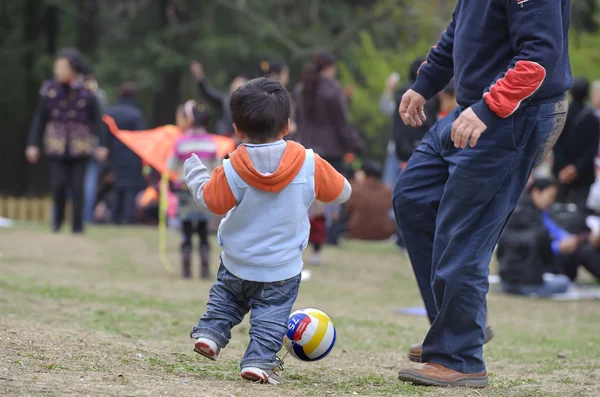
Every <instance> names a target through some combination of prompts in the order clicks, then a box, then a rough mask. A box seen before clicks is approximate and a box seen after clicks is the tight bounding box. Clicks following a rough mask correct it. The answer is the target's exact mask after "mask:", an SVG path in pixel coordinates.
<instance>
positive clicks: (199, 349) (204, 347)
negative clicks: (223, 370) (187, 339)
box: [194, 342, 217, 361]
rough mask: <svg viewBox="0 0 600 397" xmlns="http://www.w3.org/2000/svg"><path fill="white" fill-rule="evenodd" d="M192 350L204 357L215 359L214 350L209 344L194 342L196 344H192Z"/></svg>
mask: <svg viewBox="0 0 600 397" xmlns="http://www.w3.org/2000/svg"><path fill="white" fill-rule="evenodd" d="M194 351H195V352H196V353H198V354H200V355H202V356H204V357H206V358H208V359H209V360H213V361H216V360H217V358H216V357H215V352H214V350H213V349H211V348H210V346H209V345H208V344H206V343H204V342H196V344H195V345H194Z"/></svg>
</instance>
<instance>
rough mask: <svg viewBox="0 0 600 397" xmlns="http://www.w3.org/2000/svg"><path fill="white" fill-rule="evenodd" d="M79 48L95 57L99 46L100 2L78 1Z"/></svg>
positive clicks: (92, 0) (94, 0)
mask: <svg viewBox="0 0 600 397" xmlns="http://www.w3.org/2000/svg"><path fill="white" fill-rule="evenodd" d="M77 18H78V19H77V30H78V34H77V48H78V49H79V51H81V52H82V53H83V54H86V55H89V56H93V55H94V51H95V50H96V47H97V45H98V0H77Z"/></svg>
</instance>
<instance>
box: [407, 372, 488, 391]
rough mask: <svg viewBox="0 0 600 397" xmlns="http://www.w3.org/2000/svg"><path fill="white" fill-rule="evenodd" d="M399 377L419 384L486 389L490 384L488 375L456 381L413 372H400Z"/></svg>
mask: <svg viewBox="0 0 600 397" xmlns="http://www.w3.org/2000/svg"><path fill="white" fill-rule="evenodd" d="M398 379H399V380H401V381H403V382H410V383H412V384H413V385H417V386H435V387H469V388H472V389H484V388H486V387H488V385H489V380H488V377H487V376H486V377H485V378H463V379H460V380H457V381H454V382H448V381H440V380H435V379H431V378H426V377H423V376H418V375H415V374H413V373H399V374H398Z"/></svg>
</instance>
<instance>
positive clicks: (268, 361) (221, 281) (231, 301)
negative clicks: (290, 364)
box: [190, 264, 300, 371]
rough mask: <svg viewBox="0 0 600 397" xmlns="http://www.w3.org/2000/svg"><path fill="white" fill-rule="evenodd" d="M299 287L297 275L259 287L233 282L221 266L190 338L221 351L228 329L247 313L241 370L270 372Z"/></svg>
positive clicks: (227, 341) (257, 285) (273, 366)
mask: <svg viewBox="0 0 600 397" xmlns="http://www.w3.org/2000/svg"><path fill="white" fill-rule="evenodd" d="M299 286H300V275H297V276H296V277H293V278H290V279H289V280H283V281H277V282H273V283H259V282H255V281H246V280H242V279H240V278H237V277H236V276H234V275H233V274H231V273H230V272H229V271H228V270H227V269H226V268H225V266H223V264H221V266H220V268H219V272H218V274H217V282H216V283H215V284H214V285H213V286H212V288H211V289H210V295H209V298H208V303H207V310H206V312H205V313H204V316H202V318H200V321H199V322H198V325H197V326H195V327H194V328H193V329H192V332H191V333H190V337H192V338H194V339H196V338H200V337H205V338H208V339H210V340H212V341H214V342H215V343H216V344H217V345H218V346H219V347H221V348H224V347H225V346H227V344H228V343H229V340H230V339H231V329H232V328H233V327H235V326H236V325H238V324H239V323H241V322H242V320H243V319H244V316H245V315H246V314H247V313H248V312H251V313H250V344H249V345H248V348H247V349H246V353H245V354H244V358H243V359H242V364H241V368H245V367H257V368H261V369H264V370H266V371H270V370H272V369H273V368H275V367H276V366H277V361H276V358H275V357H276V354H277V353H278V352H279V350H281V347H282V346H283V336H284V335H285V333H286V332H287V329H288V318H289V316H290V313H291V311H292V306H293V305H294V302H295V301H296V297H297V296H298V288H299Z"/></svg>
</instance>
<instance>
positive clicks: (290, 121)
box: [283, 119, 292, 136]
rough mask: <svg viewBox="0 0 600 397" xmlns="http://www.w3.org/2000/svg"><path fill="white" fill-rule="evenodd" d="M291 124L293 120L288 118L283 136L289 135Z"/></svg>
mask: <svg viewBox="0 0 600 397" xmlns="http://www.w3.org/2000/svg"><path fill="white" fill-rule="evenodd" d="M291 126H292V120H291V119H288V123H287V127H285V130H284V131H283V136H287V135H288V134H289V133H290V128H291Z"/></svg>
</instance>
